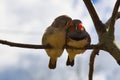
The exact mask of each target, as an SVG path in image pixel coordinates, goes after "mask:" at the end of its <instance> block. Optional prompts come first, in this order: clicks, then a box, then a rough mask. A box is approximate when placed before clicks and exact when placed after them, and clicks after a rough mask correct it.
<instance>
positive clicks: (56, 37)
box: [47, 31, 66, 47]
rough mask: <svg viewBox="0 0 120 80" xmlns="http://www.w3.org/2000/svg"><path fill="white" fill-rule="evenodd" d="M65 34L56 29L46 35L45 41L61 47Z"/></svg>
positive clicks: (63, 43)
mask: <svg viewBox="0 0 120 80" xmlns="http://www.w3.org/2000/svg"><path fill="white" fill-rule="evenodd" d="M65 36H66V33H65V32H62V31H58V32H56V33H54V34H52V35H50V36H48V38H47V41H48V43H50V45H52V46H54V47H63V45H65Z"/></svg>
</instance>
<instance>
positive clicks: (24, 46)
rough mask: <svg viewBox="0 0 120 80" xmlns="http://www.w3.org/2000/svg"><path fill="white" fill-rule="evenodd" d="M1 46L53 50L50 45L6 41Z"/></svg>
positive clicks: (91, 46)
mask: <svg viewBox="0 0 120 80" xmlns="http://www.w3.org/2000/svg"><path fill="white" fill-rule="evenodd" d="M0 43H1V44H4V45H8V46H11V47H19V48H29V49H52V47H51V46H49V45H34V44H22V43H15V42H10V41H6V40H0ZM64 48H67V49H68V48H69V49H99V45H89V46H87V47H85V48H75V47H72V46H65V47H64Z"/></svg>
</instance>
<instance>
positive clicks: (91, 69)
mask: <svg viewBox="0 0 120 80" xmlns="http://www.w3.org/2000/svg"><path fill="white" fill-rule="evenodd" d="M98 53H99V50H98V49H94V50H93V52H92V54H91V56H90V63H89V80H93V72H94V62H95V57H96V55H98Z"/></svg>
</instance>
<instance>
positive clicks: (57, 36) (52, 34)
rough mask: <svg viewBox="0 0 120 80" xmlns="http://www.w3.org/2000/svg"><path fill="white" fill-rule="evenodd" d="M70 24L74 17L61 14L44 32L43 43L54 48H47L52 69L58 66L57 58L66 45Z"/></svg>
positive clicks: (49, 65)
mask: <svg viewBox="0 0 120 80" xmlns="http://www.w3.org/2000/svg"><path fill="white" fill-rule="evenodd" d="M70 25H72V19H71V18H70V17H69V16H67V15H61V16H58V17H57V18H55V20H54V21H53V23H52V24H51V25H50V26H49V27H48V28H47V29H46V31H45V33H44V34H43V37H42V44H43V45H48V46H51V47H52V49H45V51H46V53H47V55H48V56H49V57H50V60H49V64H48V67H49V68H50V69H55V68H56V63H57V58H58V57H60V56H61V55H62V53H63V50H64V46H65V45H66V32H67V29H68V28H69V27H70Z"/></svg>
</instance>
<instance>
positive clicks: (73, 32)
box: [68, 19, 89, 40]
mask: <svg viewBox="0 0 120 80" xmlns="http://www.w3.org/2000/svg"><path fill="white" fill-rule="evenodd" d="M72 21H73V26H71V27H70V28H69V30H68V36H69V38H71V39H75V40H83V39H86V38H87V37H88V36H89V34H88V33H87V32H86V30H85V28H84V26H83V24H82V22H81V21H80V20H78V19H74V20H72Z"/></svg>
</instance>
